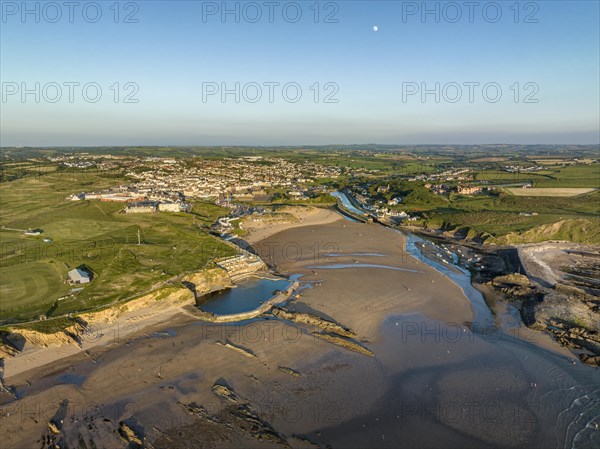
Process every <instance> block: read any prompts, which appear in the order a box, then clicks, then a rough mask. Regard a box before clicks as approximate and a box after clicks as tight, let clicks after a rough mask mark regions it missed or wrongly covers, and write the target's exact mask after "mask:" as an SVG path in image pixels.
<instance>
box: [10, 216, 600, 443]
mask: <svg viewBox="0 0 600 449" xmlns="http://www.w3.org/2000/svg"><path fill="white" fill-rule="evenodd" d="M254 248H255V249H256V250H257V251H258V252H259V254H261V256H263V258H264V259H265V260H266V261H268V262H270V263H272V264H273V265H274V266H276V267H277V269H278V270H279V271H281V272H285V273H288V274H303V275H304V276H303V277H302V278H301V280H302V281H303V282H307V281H310V282H312V283H313V286H312V288H306V289H304V290H302V294H301V297H300V298H298V299H295V300H293V301H292V302H291V303H289V304H288V305H287V306H286V307H287V309H289V310H298V311H300V312H310V313H312V314H314V315H318V316H321V317H322V318H325V319H329V320H333V321H336V322H337V323H340V324H341V325H343V326H346V327H348V328H350V329H352V330H353V331H354V332H355V333H356V341H357V342H359V343H360V344H362V345H364V346H365V347H366V348H368V349H369V350H370V351H372V352H373V353H374V354H375V357H367V356H365V355H362V354H359V353H355V352H352V351H349V350H347V349H345V348H342V347H340V346H336V345H334V344H331V343H330V342H327V341H324V340H323V339H320V338H315V337H314V336H313V335H311V334H310V329H309V328H308V327H306V326H301V325H298V324H297V323H294V322H289V321H284V320H280V319H278V318H275V317H272V316H271V317H270V319H255V320H252V321H249V322H244V323H236V324H208V323H202V322H198V321H194V320H193V318H192V317H191V316H189V315H184V314H180V315H176V316H172V317H171V318H170V319H169V320H168V321H167V322H164V323H162V324H156V325H155V327H154V330H168V331H169V332H162V333H159V334H153V333H152V332H150V330H148V329H147V330H146V331H145V334H141V333H138V334H133V335H127V336H126V338H125V339H124V340H121V341H115V342H113V343H111V344H109V345H105V346H102V347H98V348H94V349H93V350H92V351H90V352H89V353H88V354H87V355H85V354H79V355H77V356H75V357H71V358H65V359H62V360H60V361H58V362H57V363H56V364H54V365H52V364H50V365H46V366H44V367H43V368H41V369H40V368H38V369H37V372H36V371H31V372H23V373H19V374H17V375H15V376H13V377H11V378H10V379H9V380H10V382H8V384H10V385H14V386H16V390H17V394H18V395H19V397H20V398H21V399H19V400H17V401H11V400H10V399H9V398H8V397H6V395H3V396H2V400H3V402H4V403H3V405H2V415H1V416H2V418H1V422H2V426H1V429H2V430H1V432H2V434H1V437H2V441H3V448H4V447H6V448H22V447H34V446H35V447H39V446H40V445H39V443H38V442H37V440H39V438H40V436H41V435H42V434H48V424H47V423H48V421H49V420H51V419H53V418H54V419H55V421H56V419H57V418H56V417H57V412H60V410H61V408H60V404H61V403H63V401H65V400H67V401H68V403H67V412H66V413H61V414H59V415H58V417H59V418H61V419H60V420H62V421H63V422H62V423H61V425H62V430H61V432H60V434H59V435H58V437H57V438H62V439H63V440H64V441H65V442H66V443H68V444H69V445H70V446H76V444H78V441H80V440H83V441H85V442H88V441H89V440H90V439H91V440H93V441H94V442H95V444H96V445H97V446H98V447H122V446H123V443H122V442H121V438H120V437H119V436H118V432H117V429H118V428H119V423H120V422H122V421H125V422H126V423H128V425H129V427H130V428H133V429H135V431H136V433H137V435H138V436H139V437H140V439H142V440H143V439H144V438H146V440H147V441H148V442H152V444H153V447H155V448H159V447H164V448H167V447H168V448H178V447H194V448H198V447H281V444H280V443H277V442H274V441H272V440H268V439H264V438H263V439H259V438H258V437H257V435H253V434H252V433H251V432H250V433H249V432H248V431H244V430H243V426H244V425H245V424H244V422H243V421H241V420H240V418H239V416H238V417H235V416H234V417H233V418H231V416H233V415H231V413H230V414H227V413H229V412H228V410H231V409H232V407H234V408H235V407H238V405H239V404H246V405H244V407H249V408H250V409H251V410H252V413H255V414H256V416H258V417H259V418H260V419H261V420H263V421H265V422H268V423H269V424H270V425H271V426H272V427H273V429H275V431H276V432H277V433H278V434H280V435H282V437H283V438H284V440H287V442H288V444H289V445H290V446H291V447H317V446H315V445H313V444H311V443H309V442H308V441H307V440H306V439H308V440H310V441H312V442H313V443H314V444H316V445H318V446H321V447H324V446H325V445H327V444H329V445H331V446H332V447H483V446H485V447H523V446H528V447H556V446H561V447H562V446H568V447H571V446H572V442H573V441H575V440H576V439H577V440H578V441H579V445H578V446H577V447H593V445H594V444H595V443H596V442H597V438H598V433H597V431H596V433H594V428H593V422H594V421H593V420H594V419H597V418H596V417H595V415H594V413H593V412H590V407H595V405H594V404H597V403H598V395H597V391H596V393H594V391H595V390H598V371H597V370H595V369H594V368H590V367H587V366H582V365H579V364H577V365H572V364H571V362H570V360H568V359H567V358H566V357H564V356H561V355H558V354H556V353H554V352H552V351H548V350H545V349H541V348H538V347H537V346H536V345H534V344H532V343H529V342H526V341H525V342H523V341H521V340H516V339H514V338H512V337H510V336H509V335H505V334H502V333H500V334H490V335H481V334H476V333H474V332H472V331H471V328H470V327H469V323H470V322H471V321H472V320H473V310H472V308H471V305H470V303H469V301H468V299H467V298H466V296H465V295H464V294H463V292H462V290H461V289H460V288H459V287H458V286H457V285H455V284H453V283H452V282H450V281H449V280H448V279H447V278H446V277H444V276H443V275H442V274H440V273H438V272H437V271H435V270H434V269H432V268H430V267H429V266H427V265H426V264H425V263H423V262H421V261H418V260H416V259H413V258H411V257H409V256H407V255H406V253H405V251H404V249H403V248H404V238H403V237H402V236H401V235H400V234H399V233H396V232H393V231H391V230H388V229H385V228H383V227H381V226H378V225H373V224H359V223H353V222H350V221H347V220H344V219H341V218H336V219H335V220H333V221H331V222H329V223H327V224H319V225H306V226H301V227H295V228H290V229H287V230H283V231H282V232H279V233H277V234H273V235H271V236H269V237H268V238H266V239H263V240H262V241H260V242H257V243H255V244H254ZM374 254H376V255H374ZM356 262H358V264H357V263H356ZM333 264H346V265H349V267H348V268H340V269H324V268H322V266H323V265H333ZM359 264H378V265H386V266H389V267H393V268H401V269H405V270H410V271H398V270H394V269H384V268H373V267H354V266H353V265H359ZM311 267H314V268H311ZM216 343H230V345H229V346H225V345H223V344H216ZM232 346H234V347H235V348H238V349H240V350H235V349H234V348H232ZM281 367H285V368H289V369H290V370H292V371H285V370H282V369H281ZM290 372H292V373H294V372H295V373H298V375H291V374H290ZM65 373H67V374H68V376H65ZM28 381H29V382H30V384H29V383H28ZM215 383H219V384H226V385H228V387H229V388H231V390H233V391H235V394H236V395H237V401H238V402H236V403H234V404H232V402H231V401H228V400H225V399H223V398H220V397H219V396H217V395H215V393H214V392H213V390H212V388H213V385H215ZM533 384H535V387H534V386H533ZM594 394H595V396H594ZM585 398H587V399H585ZM577 401H579V402H577ZM63 404H64V403H63ZM182 404H187V405H189V404H195V405H197V406H202V407H203V408H204V409H205V410H206V412H207V413H208V415H209V417H208V418H206V417H199V416H197V415H191V414H190V413H188V412H187V411H186V409H185V407H184V406H183V405H182ZM63 408H64V407H63ZM465 410H466V412H465ZM592 410H593V408H592ZM234 412H235V413H238V415H239V410H238V409H235V410H234ZM9 413H10V415H8V414H9ZM235 413H234V415H235ZM63 415H64V416H63ZM596 415H597V413H596ZM215 417H216V418H215ZM228 417H229V418H228ZM228 419H231V420H232V421H228ZM60 420H59V421H60ZM219 420H220V421H219ZM588 422H590V423H592V424H590V425H589V426H588V427H586V424H588ZM596 422H597V421H596ZM571 423H575V425H570V424H571Z"/></svg>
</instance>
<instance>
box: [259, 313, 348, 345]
mask: <svg viewBox="0 0 600 449" xmlns="http://www.w3.org/2000/svg"><path fill="white" fill-rule="evenodd" d="M271 313H272V314H273V315H275V316H276V317H278V318H282V319H284V320H288V321H293V322H296V323H299V324H307V325H309V326H314V327H318V328H319V329H320V330H322V331H325V332H329V333H334V334H338V335H341V336H342V337H347V338H356V334H355V333H354V332H353V331H352V330H351V329H349V328H347V327H344V326H342V325H340V324H338V323H335V322H333V321H328V320H326V319H323V318H321V317H318V316H316V315H312V314H310V313H299V312H291V311H289V310H286V309H284V308H282V307H273V310H272V311H271Z"/></svg>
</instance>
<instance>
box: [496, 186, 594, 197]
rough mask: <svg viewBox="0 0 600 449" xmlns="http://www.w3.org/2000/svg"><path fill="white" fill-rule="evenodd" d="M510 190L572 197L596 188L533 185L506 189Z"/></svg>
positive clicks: (513, 192)
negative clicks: (525, 187)
mask: <svg viewBox="0 0 600 449" xmlns="http://www.w3.org/2000/svg"><path fill="white" fill-rule="evenodd" d="M505 190H507V191H508V192H510V193H512V194H513V195H516V196H554V197H557V196H560V197H572V196H578V195H584V194H586V193H591V192H593V191H594V190H596V189H592V188H589V189H586V188H573V187H571V188H569V187H532V188H527V189H523V188H520V189H518V188H517V189H516V188H507V189H505Z"/></svg>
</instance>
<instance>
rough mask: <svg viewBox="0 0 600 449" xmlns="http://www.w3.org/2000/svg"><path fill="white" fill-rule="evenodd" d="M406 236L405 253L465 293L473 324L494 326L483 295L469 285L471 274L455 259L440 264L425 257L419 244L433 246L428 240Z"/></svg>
mask: <svg viewBox="0 0 600 449" xmlns="http://www.w3.org/2000/svg"><path fill="white" fill-rule="evenodd" d="M404 235H405V236H406V252H407V253H408V254H410V255H411V256H413V257H415V258H417V259H419V260H420V261H421V262H424V263H426V264H427V265H429V266H430V267H432V268H434V269H435V270H437V271H439V272H440V273H442V274H443V275H444V276H446V277H448V278H450V279H451V280H452V282H454V283H455V284H457V285H458V286H459V287H460V288H461V289H462V291H463V292H464V293H465V295H466V296H467V298H468V299H469V301H470V302H471V306H472V307H473V312H474V313H475V320H474V323H476V325H478V326H480V327H481V328H486V327H489V326H493V325H494V316H493V314H492V312H491V311H490V309H489V307H488V306H487V304H486V302H485V300H484V298H483V295H482V294H481V292H480V291H479V290H477V289H476V288H475V287H473V286H472V285H471V273H469V271H468V270H466V269H465V268H463V267H461V266H460V265H458V264H457V263H456V262H457V258H454V257H453V260H452V262H446V263H445V264H444V263H440V262H439V261H437V260H434V259H431V258H429V257H427V255H426V254H425V253H424V252H423V251H422V250H421V248H420V247H419V245H418V244H419V243H420V244H423V243H427V244H431V245H435V244H434V243H432V242H429V241H428V240H425V239H423V238H421V237H418V236H416V235H414V234H404Z"/></svg>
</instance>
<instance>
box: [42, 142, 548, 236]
mask: <svg viewBox="0 0 600 449" xmlns="http://www.w3.org/2000/svg"><path fill="white" fill-rule="evenodd" d="M49 159H50V160H51V161H52V162H58V163H60V164H61V165H63V166H64V167H68V168H70V169H90V167H95V168H97V169H98V170H105V171H109V170H118V171H119V172H120V174H121V175H124V176H125V177H126V178H127V179H129V180H131V183H129V184H127V185H121V186H117V187H113V188H110V189H106V190H102V191H92V192H76V193H73V194H72V195H70V196H69V197H68V198H67V199H68V200H70V201H80V200H100V201H112V202H121V203H123V213H127V214H135V213H155V212H158V213H161V212H186V211H189V210H190V207H191V202H190V201H191V200H194V199H196V200H201V201H210V202H214V203H215V204H217V205H219V206H223V207H227V208H229V209H230V211H231V212H230V214H229V216H228V217H224V218H222V219H220V220H219V221H218V222H217V223H215V225H214V228H215V230H217V231H218V232H220V233H227V232H231V231H232V230H233V228H234V226H233V224H232V221H233V220H236V219H237V218H240V217H242V216H245V215H249V214H254V213H259V214H260V213H263V212H264V208H263V207H260V206H258V205H257V204H269V203H271V202H272V201H274V200H276V199H278V198H283V199H286V200H288V201H294V200H296V201H303V200H309V199H311V198H314V197H316V196H319V195H324V194H329V193H331V192H332V191H333V190H335V188H333V187H331V186H330V185H327V183H322V182H320V181H322V180H324V179H326V180H330V181H335V180H336V179H338V178H340V176H342V174H344V175H345V176H346V178H347V179H354V180H360V179H361V178H363V179H364V176H365V175H377V174H378V173H377V172H378V170H371V171H370V170H368V169H365V168H356V169H354V168H350V167H345V168H344V169H341V168H340V167H339V166H337V165H333V164H331V165H327V164H321V163H317V162H314V161H309V160H304V161H302V160H300V161H292V160H288V159H285V158H281V157H268V156H242V157H235V158H200V157H197V158H186V159H178V158H172V157H131V156H112V155H93V154H89V155H88V154H81V153H80V154H77V155H62V156H56V157H52V158H49ZM541 168H543V167H535V169H536V170H538V169H541ZM519 169H520V170H521V171H524V170H525V168H523V167H519V166H515V165H506V166H505V167H503V168H502V170H503V171H506V172H508V173H513V172H515V171H516V170H519ZM406 180H407V181H409V182H413V183H419V184H421V185H423V187H425V188H426V189H429V190H430V191H431V192H433V193H434V194H436V195H447V194H450V193H451V192H455V193H457V194H459V195H476V194H480V193H483V192H485V191H491V190H493V189H494V186H491V185H485V184H487V181H485V180H482V181H479V182H477V183H474V176H473V171H472V170H471V169H470V168H464V167H457V168H452V169H447V170H444V171H441V172H435V173H420V174H417V175H413V176H412V177H407V178H406ZM367 187H368V183H364V184H361V182H357V183H355V184H354V186H353V188H352V189H351V190H352V191H348V192H347V193H348V194H349V197H350V198H351V200H352V201H353V202H354V203H355V205H356V206H357V207H358V208H360V209H362V210H363V211H365V214H366V215H368V216H369V217H370V218H372V219H376V220H391V221H392V222H395V223H399V222H401V221H404V220H407V221H415V220H417V219H418V217H417V216H411V215H409V214H408V213H407V212H406V211H404V210H402V197H401V196H392V197H389V199H386V200H385V201H382V200H381V197H379V198H373V197H372V195H370V194H369V191H368V189H367ZM522 187H523V188H527V187H531V185H529V184H524V185H523V186H522ZM387 189H389V186H385V185H381V186H379V187H378V188H377V194H382V193H383V194H385V193H386V192H387ZM388 196H389V195H388Z"/></svg>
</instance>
